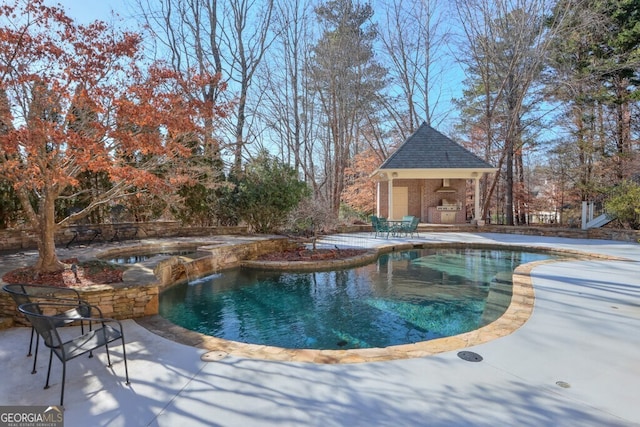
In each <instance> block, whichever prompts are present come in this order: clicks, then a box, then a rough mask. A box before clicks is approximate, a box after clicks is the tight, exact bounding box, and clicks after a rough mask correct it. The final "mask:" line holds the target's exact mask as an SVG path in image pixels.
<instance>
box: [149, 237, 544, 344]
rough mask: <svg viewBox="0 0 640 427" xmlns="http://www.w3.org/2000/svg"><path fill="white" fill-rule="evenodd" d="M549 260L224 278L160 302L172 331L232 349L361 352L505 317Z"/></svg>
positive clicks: (524, 257)
mask: <svg viewBox="0 0 640 427" xmlns="http://www.w3.org/2000/svg"><path fill="white" fill-rule="evenodd" d="M551 257H552V255H550V254H546V253H536V252H523V251H511V250H502V249H474V248H466V249H460V248H458V249H414V250H408V251H402V252H390V253H387V254H383V255H380V257H379V258H378V260H377V261H376V262H375V263H372V264H369V265H366V266H362V267H357V268H351V269H345V270H337V271H328V272H327V271H325V272H314V273H306V272H305V273H292V272H286V273H283V272H273V271H261V270H255V269H248V268H237V269H231V270H225V271H224V272H222V273H220V274H216V275H212V276H208V277H205V278H202V279H200V280H197V281H192V282H190V283H188V284H187V283H185V284H179V285H176V286H173V287H171V288H169V289H167V290H166V291H164V292H163V293H162V294H161V296H160V314H161V315H162V316H163V317H165V318H166V319H168V320H170V321H172V322H173V323H175V324H177V325H180V326H182V327H184V328H187V329H190V330H194V331H197V332H200V333H203V334H207V335H212V336H215V337H219V338H224V339H228V340H232V341H240V342H244V343H252V344H263V345H269V346H276V347H284V348H297V349H300V348H309V349H326V350H332V349H333V350H335V349H355V348H372V347H387V346H392V345H399V344H408V343H414V342H419V341H427V340H432V339H435V338H441V337H446V336H452V335H457V334H461V333H464V332H468V331H471V330H474V329H477V328H480V327H482V326H484V325H487V324H489V323H491V322H493V321H494V320H495V319H497V318H498V317H500V316H501V315H502V314H503V313H504V311H505V310H506V308H507V307H508V306H509V303H510V301H511V276H512V272H513V270H514V269H515V268H516V267H517V266H518V265H520V264H524V263H527V262H532V261H539V260H544V259H549V258H551Z"/></svg>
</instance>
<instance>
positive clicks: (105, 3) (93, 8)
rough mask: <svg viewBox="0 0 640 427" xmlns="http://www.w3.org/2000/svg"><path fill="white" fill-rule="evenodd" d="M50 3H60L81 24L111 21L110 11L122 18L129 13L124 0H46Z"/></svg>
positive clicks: (128, 7)
mask: <svg viewBox="0 0 640 427" xmlns="http://www.w3.org/2000/svg"><path fill="white" fill-rule="evenodd" d="M47 3H48V4H50V5H52V6H53V5H58V4H59V5H61V6H62V7H63V8H64V9H65V10H66V11H67V14H68V15H69V16H71V17H72V18H74V19H75V20H77V21H78V22H80V23H82V24H88V23H90V22H93V21H95V20H101V21H105V22H110V21H111V11H112V10H113V11H114V12H116V13H117V14H119V15H121V17H122V18H123V19H124V18H126V17H127V16H128V15H129V14H130V6H128V5H127V1H126V0H48V1H47Z"/></svg>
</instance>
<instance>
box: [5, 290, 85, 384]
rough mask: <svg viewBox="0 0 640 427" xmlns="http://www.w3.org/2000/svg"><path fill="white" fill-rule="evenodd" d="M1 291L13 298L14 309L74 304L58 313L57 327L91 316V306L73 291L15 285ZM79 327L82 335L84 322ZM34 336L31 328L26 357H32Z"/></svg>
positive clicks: (34, 364) (36, 353)
mask: <svg viewBox="0 0 640 427" xmlns="http://www.w3.org/2000/svg"><path fill="white" fill-rule="evenodd" d="M2 289H3V290H4V291H5V292H7V293H8V294H9V295H11V298H13V301H14V302H15V303H16V307H20V306H21V305H22V304H29V303H33V302H63V303H69V304H74V307H73V308H71V309H69V310H67V311H66V312H64V313H60V316H58V318H57V320H56V322H57V323H58V326H64V325H65V324H69V323H71V322H73V321H75V320H78V319H80V318H82V317H89V316H91V306H90V305H89V303H87V302H86V301H84V300H83V299H82V298H81V297H80V293H79V292H78V291H77V290H75V289H71V288H61V287H58V286H48V285H27V284H17V283H12V284H8V285H4V286H3V287H2ZM63 318H64V319H63ZM65 319H73V320H65ZM80 327H81V328H82V333H84V322H80ZM34 336H35V334H34V328H33V327H32V328H31V338H30V340H29V353H27V357H29V356H31V355H32V352H31V351H32V349H33V338H34ZM35 337H36V351H35V356H34V358H33V369H32V370H31V373H32V374H35V373H36V372H37V371H36V363H37V362H38V347H39V345H40V341H39V340H38V339H37V336H35Z"/></svg>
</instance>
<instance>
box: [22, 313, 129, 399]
mask: <svg viewBox="0 0 640 427" xmlns="http://www.w3.org/2000/svg"><path fill="white" fill-rule="evenodd" d="M91 308H92V310H93V311H94V313H98V314H99V315H98V316H94V317H80V318H76V317H64V316H63V313H65V312H66V311H68V310H73V309H74V305H72V304H64V303H29V304H22V305H21V306H20V307H18V310H19V311H20V312H21V313H22V314H24V315H25V316H26V317H27V319H29V321H30V322H31V324H32V325H33V327H34V328H35V330H36V332H37V333H38V335H40V336H41V337H42V338H43V340H44V343H45V345H46V346H47V347H49V368H48V369H47V382H46V384H45V386H44V388H45V389H48V388H49V377H50V375H51V361H52V359H53V355H54V354H55V355H56V357H57V358H58V359H59V360H60V361H61V362H62V389H61V391H60V406H63V405H64V384H65V378H66V372H67V361H69V360H72V359H75V358H76V357H78V356H81V355H83V354H86V353H89V354H90V355H91V353H92V351H93V350H96V349H98V348H100V347H104V348H105V351H106V352H107V361H108V364H107V366H109V367H111V356H110V355H109V346H108V344H109V343H112V342H114V341H117V340H120V341H121V342H122V357H123V359H124V372H125V379H126V384H127V385H128V384H129V368H128V367H127V353H126V349H125V343H124V331H123V329H122V323H120V322H119V321H117V320H115V319H111V318H108V317H103V316H102V312H101V311H100V309H99V308H98V307H96V306H91ZM43 313H51V314H43ZM60 320H65V321H69V322H75V321H86V322H88V323H89V331H88V332H87V333H82V335H80V336H77V337H74V338H71V339H69V340H66V341H63V339H62V338H61V337H60V334H59V333H58V328H60V326H61V325H60V322H59V321H60ZM93 323H98V324H99V325H100V327H99V328H98V329H93V326H92V325H93Z"/></svg>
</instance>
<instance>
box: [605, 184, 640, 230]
mask: <svg viewBox="0 0 640 427" xmlns="http://www.w3.org/2000/svg"><path fill="white" fill-rule="evenodd" d="M605 210H606V211H607V213H609V214H610V215H612V216H614V217H615V218H616V219H617V220H618V221H619V222H620V224H621V225H622V226H623V227H629V228H632V229H634V230H638V229H640V185H639V184H636V183H635V182H631V181H622V182H621V183H620V184H618V185H616V186H615V187H613V188H612V189H611V191H610V196H609V199H608V200H607V201H606V202H605Z"/></svg>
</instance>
